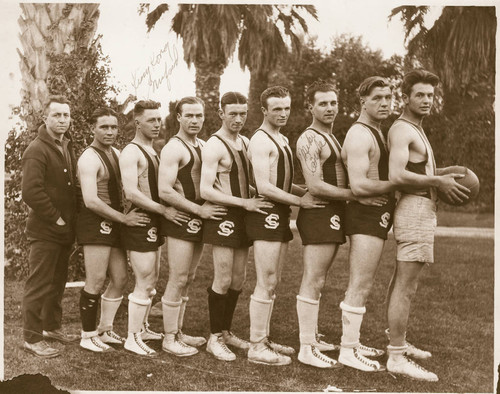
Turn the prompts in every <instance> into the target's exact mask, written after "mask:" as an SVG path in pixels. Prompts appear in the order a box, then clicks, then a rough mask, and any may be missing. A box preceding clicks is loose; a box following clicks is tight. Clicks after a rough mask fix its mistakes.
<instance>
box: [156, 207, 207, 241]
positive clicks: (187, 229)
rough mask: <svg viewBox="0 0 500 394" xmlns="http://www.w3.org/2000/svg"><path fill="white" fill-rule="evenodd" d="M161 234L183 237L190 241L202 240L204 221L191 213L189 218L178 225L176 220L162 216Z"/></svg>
mask: <svg viewBox="0 0 500 394" xmlns="http://www.w3.org/2000/svg"><path fill="white" fill-rule="evenodd" d="M161 234H162V235H164V236H166V237H172V238H177V239H182V240H184V241H189V242H201V241H202V234H203V221H202V220H201V218H200V217H199V216H196V215H193V214H191V213H190V214H189V220H188V221H187V222H186V223H182V225H181V226H178V225H177V224H175V223H174V222H171V221H170V220H167V219H165V218H164V217H162V218H161Z"/></svg>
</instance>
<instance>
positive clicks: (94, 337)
mask: <svg viewBox="0 0 500 394" xmlns="http://www.w3.org/2000/svg"><path fill="white" fill-rule="evenodd" d="M90 122H91V124H92V129H91V130H92V133H93V134H94V140H93V141H92V143H91V144H90V147H89V148H87V149H86V150H85V151H84V152H83V153H82V155H81V156H80V158H79V159H78V165H77V170H78V179H79V181H80V187H81V191H82V197H83V201H81V203H82V204H81V206H80V211H79V213H78V219H77V224H76V237H77V241H78V243H79V244H80V245H83V256H84V260H85V286H84V288H83V289H82V291H81V294H80V316H81V320H82V339H81V341H80V346H81V347H83V348H85V349H88V350H91V351H93V352H105V351H108V350H111V349H112V348H111V347H110V346H109V345H107V344H108V343H112V344H123V343H124V342H125V339H124V338H122V337H120V336H119V335H118V334H116V333H115V332H114V331H113V320H114V317H115V315H116V312H117V310H118V308H119V306H120V304H121V301H122V299H123V290H124V289H125V285H126V284H127V260H126V256H125V251H124V250H123V249H122V248H121V245H120V224H123V225H125V226H145V225H146V224H147V223H149V218H148V216H147V215H146V214H144V213H138V212H137V211H136V210H135V209H134V210H132V211H130V212H128V213H127V214H123V213H122V206H121V205H122V202H121V192H122V190H121V176H120V168H119V164H118V157H119V155H120V152H119V151H118V150H117V149H115V148H113V143H114V142H115V140H116V136H117V134H118V119H117V115H116V113H115V112H114V111H113V110H112V109H111V108H99V109H97V110H95V111H94V113H93V114H92V116H91V118H90ZM106 272H109V276H110V281H109V285H108V287H107V288H106V291H105V292H104V294H102V296H100V297H99V292H100V291H101V289H102V287H103V285H104V281H105V280H106ZM99 298H100V299H101V319H100V324H99V327H97V308H98V304H99Z"/></svg>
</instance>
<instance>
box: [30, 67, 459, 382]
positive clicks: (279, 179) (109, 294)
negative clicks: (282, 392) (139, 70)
mask: <svg viewBox="0 0 500 394" xmlns="http://www.w3.org/2000/svg"><path fill="white" fill-rule="evenodd" d="M437 83H438V78H437V77H436V76H435V75H433V74H431V73H429V72H426V71H423V70H415V71H412V72H410V73H408V74H407V75H405V77H404V80H403V84H402V92H403V100H404V103H405V108H404V111H403V114H402V115H401V116H400V118H399V119H398V120H396V122H395V123H394V124H393V126H392V127H391V129H390V130H389V134H388V141H387V142H386V138H385V137H384V135H383V133H382V131H381V129H380V124H381V122H382V121H383V120H385V119H387V118H388V116H389V115H390V112H391V101H392V86H391V85H390V84H389V83H388V81H387V80H386V79H384V78H381V77H370V78H367V79H365V80H364V81H363V82H362V83H361V85H360V87H359V97H360V104H361V113H360V116H359V118H358V120H357V121H356V122H355V123H354V124H353V125H352V126H351V128H350V129H349V131H348V133H347V136H346V138H345V142H344V146H343V147H341V145H340V144H339V142H338V141H337V139H336V138H335V136H334V134H333V123H334V120H335V117H336V115H337V112H338V98H337V92H336V89H335V87H334V86H333V85H331V84H329V83H326V82H323V81H316V82H314V83H313V84H311V86H309V87H308V90H307V101H308V108H309V110H310V112H311V114H312V123H311V125H310V126H309V127H308V128H307V129H306V130H305V131H304V132H303V133H302V134H301V135H300V137H299V138H298V140H297V146H296V155H297V158H298V159H299V161H300V164H301V169H302V172H303V175H304V179H305V183H306V187H307V188H306V189H304V188H302V187H299V186H297V185H295V184H293V177H294V166H293V153H292V150H291V148H290V146H289V143H288V139H287V138H286V137H285V136H284V135H283V134H282V133H281V128H282V127H283V126H285V125H286V123H287V120H288V117H289V115H290V105H291V98H290V94H289V92H288V91H287V89H285V88H283V87H280V86H275V87H271V88H268V89H266V90H265V91H264V92H263V93H262V95H261V105H262V112H263V115H264V120H263V123H262V125H261V126H260V127H259V128H258V129H257V130H256V132H255V133H254V134H253V136H252V137H251V139H250V140H248V138H246V137H245V136H243V135H240V131H241V130H242V128H243V126H244V124H245V121H246V118H247V100H246V98H245V97H244V96H243V95H241V94H240V93H237V92H229V93H226V94H224V95H223V96H222V98H221V103H220V109H219V116H220V118H221V120H222V126H221V128H220V129H219V130H217V131H216V132H215V133H213V134H212V135H211V136H210V138H209V139H208V141H206V142H204V141H203V140H201V139H199V138H198V137H197V136H198V134H199V133H200V131H201V129H202V126H203V121H204V103H203V101H202V100H200V99H199V98H196V97H185V98H183V99H181V100H180V101H179V102H178V104H177V106H176V108H175V111H176V116H177V119H178V121H179V124H180V127H179V132H178V133H177V134H176V135H175V136H174V137H173V138H171V139H170V140H169V141H168V142H167V144H166V145H165V146H164V147H163V149H162V151H161V156H160V158H158V155H157V154H156V152H155V150H154V149H153V141H154V140H155V139H156V138H157V137H158V136H159V132H160V126H161V119H160V112H159V109H158V108H159V106H160V105H159V103H156V102H153V101H139V102H138V103H137V104H136V105H135V108H134V121H135V126H136V134H135V137H134V139H133V140H132V141H131V142H130V143H129V144H128V145H127V146H126V147H125V148H124V149H123V151H122V152H121V153H120V152H119V151H118V150H116V149H115V148H114V147H113V146H112V145H113V143H114V142H115V139H116V136H117V133H118V120H117V115H116V113H114V112H113V110H111V109H109V108H101V109H98V110H96V111H95V112H94V113H93V115H92V117H91V119H90V121H91V123H92V131H93V133H94V140H93V142H92V143H91V145H90V147H89V148H87V149H86V150H85V151H84V152H83V154H82V155H81V157H80V159H79V160H78V165H77V168H76V172H77V174H78V179H79V182H80V186H81V192H82V199H81V204H80V205H81V206H80V209H79V213H78V215H77V219H76V236H77V241H78V243H79V244H80V245H83V250H84V259H85V270H86V281H85V287H84V288H83V290H82V291H81V297H80V313H81V320H82V334H81V340H80V346H82V347H83V348H85V349H88V350H91V351H94V352H105V351H108V350H111V347H110V346H109V345H110V344H123V345H124V348H125V349H126V350H128V351H130V352H133V353H136V354H138V355H141V356H146V357H155V356H157V352H156V351H155V350H153V349H152V348H151V347H149V346H148V344H147V341H148V340H162V341H163V342H162V349H163V350H164V351H166V352H168V353H171V354H174V355H176V356H191V355H194V354H196V353H197V352H198V349H197V348H199V347H200V346H202V345H204V344H205V343H207V341H206V339H205V338H203V337H195V336H190V335H188V334H186V333H185V332H184V327H183V321H184V315H185V312H186V306H187V303H188V301H189V297H188V289H189V286H190V284H191V283H192V282H193V280H194V277H195V273H196V268H197V266H198V263H199V261H200V257H201V253H202V249H203V245H204V244H211V245H212V250H213V265H214V278H213V283H212V284H211V285H210V286H209V287H208V289H207V291H208V306H209V309H208V310H209V318H210V337H209V339H208V343H207V345H206V350H207V351H208V352H209V353H211V354H213V356H214V357H215V358H217V359H219V360H224V361H232V360H235V358H236V355H235V353H233V351H231V350H230V348H229V347H235V348H240V349H245V350H247V351H248V360H249V361H251V362H254V363H261V364H266V365H287V364H290V363H291V358H290V356H291V355H293V354H294V353H295V350H294V349H293V348H292V347H290V346H286V345H284V344H279V343H276V342H273V341H271V339H270V333H269V328H270V321H271V316H272V311H273V307H274V303H275V299H276V293H275V290H276V287H277V285H278V284H279V282H280V278H281V271H282V269H283V267H284V265H285V261H286V256H287V249H288V242H289V241H290V240H291V239H292V237H293V235H292V232H291V230H290V212H291V210H290V206H297V207H300V208H299V212H298V217H297V227H298V231H299V234H300V237H301V239H302V243H303V245H304V248H303V266H304V271H303V277H302V283H301V286H300V289H299V293H298V295H297V305H296V308H297V315H298V321H299V337H300V351H299V354H298V360H299V361H300V362H302V363H304V364H308V365H312V366H315V367H319V368H339V367H341V366H342V365H347V366H349V367H352V368H356V369H359V370H362V371H367V372H377V371H382V370H385V369H386V368H387V370H389V371H391V372H394V373H400V374H403V375H407V376H410V377H413V378H417V379H422V380H428V381H437V379H438V378H437V376H436V375H435V374H434V373H432V372H429V371H427V370H426V369H424V368H423V367H421V366H420V365H418V364H416V363H415V362H414V361H413V360H412V359H425V358H429V357H431V354H430V353H429V352H427V351H423V350H420V349H418V348H416V347H415V346H413V345H411V344H409V343H408V342H407V341H406V329H407V323H408V316H409V311H410V302H411V298H412V296H413V295H414V293H415V291H416V288H417V281H418V275H419V273H420V271H421V269H422V267H423V266H424V265H425V264H426V263H432V261H433V238H434V230H435V226H436V217H435V210H436V188H438V189H440V190H442V191H443V192H445V193H447V194H448V195H449V196H451V197H452V198H455V199H457V200H461V199H464V198H467V192H468V190H467V189H466V188H464V187H462V186H460V185H459V184H458V183H457V182H456V181H455V179H454V178H456V177H457V176H456V174H449V175H443V176H440V175H438V174H439V171H438V170H437V169H436V168H435V162H434V157H433V153H432V148H431V146H430V144H429V142H428V140H427V138H426V136H425V133H424V131H423V129H422V127H421V122H422V119H423V118H424V117H425V116H426V115H428V114H429V113H430V109H431V106H432V103H433V94H434V88H435V86H436V85H437ZM69 114H70V111H69V105H68V103H67V101H65V100H64V99H63V98H61V97H55V98H51V101H50V102H49V103H48V105H47V108H46V111H45V125H44V126H42V127H41V129H43V130H41V131H40V133H39V138H43V139H44V141H38V139H37V140H35V141H34V143H32V144H38V145H40V144H41V145H42V146H43V144H44V143H45V144H47V145H49V147H48V148H51V149H49V151H50V150H54V149H57V150H58V152H59V153H62V154H61V155H60V156H58V157H57V160H58V162H60V163H62V166H60V168H56V169H53V171H56V172H61V171H63V173H64V175H65V176H67V177H72V178H68V179H69V182H68V185H70V184H71V183H72V182H73V183H74V180H75V176H74V172H75V169H74V168H73V166H72V160H74V159H72V158H71V157H70V156H71V155H68V152H71V146H69V147H68V144H70V142H68V140H67V139H66V137H65V135H66V136H67V133H66V131H67V130H68V127H69V116H70V115H69ZM40 136H41V137H40ZM57 141H59V144H57ZM61 144H62V145H61ZM64 146H66V148H64ZM35 148H36V146H35V147H32V146H31V145H30V147H29V148H28V149H27V151H26V153H25V155H24V157H23V171H24V179H23V198H24V200H25V201H26V202H27V204H28V205H29V206H30V207H31V208H32V209H31V213H30V218H33V219H34V220H37V218H38V220H42V221H45V225H50V226H51V231H52V233H54V232H55V233H57V232H59V234H63V233H67V232H69V233H71V231H70V230H68V231H66V232H65V231H64V230H63V227H64V228H65V227H70V226H71V224H72V223H73V222H74V221H75V219H74V218H73V216H71V215H70V214H66V213H64V212H63V211H62V209H61V208H60V201H61V198H62V197H60V196H59V197H58V196H48V197H47V198H46V199H45V200H44V201H43V204H42V203H41V202H40V199H39V198H38V199H37V196H36V195H35V194H36V193H39V191H33V188H34V189H36V188H37V187H38V188H43V187H44V186H43V185H41V184H42V183H43V181H42V179H44V180H45V179H46V178H47V174H46V173H45V172H44V171H45V170H47V169H46V167H44V166H42V167H43V168H41V169H40V168H38V169H36V170H33V167H34V165H33V163H34V161H36V162H37V163H36V164H37V165H39V164H40V163H38V162H39V161H40V157H37V155H36V154H35V153H36V152H34V149H35ZM48 148H47V147H45V149H46V150H47V149H48ZM38 149H39V150H40V147H39V148H38ZM65 149H66V150H65ZM44 154H45V153H44ZM52 154H53V152H52ZM38 155H40V152H38ZM45 156H47V155H46V154H45ZM45 156H44V157H45ZM45 159H46V160H51V158H50V157H48V158H47V157H45ZM39 167H40V165H39ZM68 168H69V169H70V171H69V172H70V174H68ZM63 183H64V182H63ZM47 188H49V187H47ZM54 188H55V186H54V187H52V189H54ZM122 190H123V194H122ZM395 193H397V194H398V195H399V196H398V198H399V199H398V202H397V204H396V198H395ZM58 198H59V200H58ZM51 204H52V205H53V206H52V207H51V206H50V205H51ZM395 207H396V208H395ZM42 208H43V209H44V211H42V213H41V214H40V213H39V211H40V210H41V209H42ZM49 208H51V209H52V211H51V210H50V209H49ZM56 216H57V217H56ZM393 221H394V232H395V237H396V241H397V262H396V268H395V272H394V275H393V278H392V280H391V285H390V288H389V292H388V296H387V302H388V305H387V316H388V325H389V328H388V330H387V331H386V334H387V336H388V339H389V346H388V347H387V352H388V361H387V366H386V367H385V366H382V365H381V364H380V363H379V362H378V361H375V360H373V358H377V357H380V356H382V355H383V354H384V351H382V350H380V349H376V348H372V347H368V346H366V345H363V344H361V343H360V327H361V324H362V320H363V314H364V313H365V310H366V308H365V304H366V301H367V298H368V296H369V294H370V290H371V287H372V285H373V282H374V277H375V273H376V270H377V267H378V265H379V261H380V258H381V255H382V250H383V247H384V243H385V240H386V239H387V233H388V231H389V230H390V228H391V227H392V224H393ZM47 223H48V224H47ZM30 226H31V227H30ZM42 226H43V225H42ZM27 227H28V236H29V237H30V241H31V247H32V252H31V254H30V271H32V272H31V273H30V278H29V279H28V281H27V283H26V294H25V297H24V300H23V317H24V332H25V349H26V350H28V351H30V352H32V353H34V354H36V355H38V356H42V357H54V356H57V355H58V354H59V351H58V350H57V349H54V348H52V347H51V346H50V345H49V344H47V343H46V342H45V341H44V340H43V339H44V338H52V339H58V340H61V341H64V342H68V341H71V340H74V338H73V337H72V336H70V335H68V334H64V333H63V332H62V331H61V329H60V327H61V321H60V320H61V319H60V302H61V299H62V290H61V288H60V287H61V286H60V285H59V286H52V287H51V285H50V281H54V282H55V279H53V278H52V277H50V275H53V276H54V275H55V274H54V271H56V272H57V271H58V269H55V268H51V270H52V271H51V272H52V273H45V274H44V275H46V276H47V275H48V276H49V277H50V278H49V279H47V278H45V281H49V283H48V284H47V283H46V284H45V288H44V289H41V288H40V285H39V286H38V288H34V287H33V283H35V282H36V281H37V280H38V279H37V275H40V267H42V266H50V265H51V264H52V263H51V262H50V261H48V260H50V259H49V258H48V257H47V256H45V255H43V253H42V252H40V251H39V250H38V249H40V248H41V247H40V242H42V241H43V242H42V245H44V244H47V243H49V244H53V243H56V244H58V245H59V246H58V247H61V248H62V249H63V252H64V253H66V254H67V252H66V250H67V249H68V248H67V245H68V244H69V243H70V241H67V242H61V241H60V240H59V241H58V240H54V237H52V238H50V237H48V238H47V237H45V238H44V237H42V239H40V237H38V238H37V235H36V234H35V232H36V231H38V230H33V220H31V221H30V220H29V221H28V225H27ZM39 227H40V226H39ZM52 227H54V228H55V230H54V229H52ZM30 229H31V230H32V231H31V233H30ZM51 235H52V234H51ZM56 235H57V234H56ZM346 236H348V237H349V238H350V250H349V264H350V279H349V284H348V288H347V291H346V293H345V298H344V300H343V301H342V302H340V308H341V310H342V338H341V344H340V353H339V357H338V360H335V359H333V358H331V357H328V356H327V355H326V354H324V353H323V352H327V351H332V350H335V349H338V348H339V347H338V346H335V345H332V344H329V343H326V342H324V341H323V340H322V339H321V337H322V335H321V334H319V333H318V315H319V303H320V299H321V291H322V288H323V286H324V284H325V279H326V276H327V273H328V270H329V269H330V267H331V266H332V263H333V261H334V259H335V256H336V254H337V251H338V247H339V245H341V244H343V243H345V241H346ZM59 237H60V236H59ZM164 237H166V242H167V256H168V264H169V275H168V283H167V286H166V289H165V293H164V294H163V296H162V297H161V303H162V312H163V322H164V333H157V332H154V331H152V330H151V329H150V327H149V323H148V315H149V311H150V309H151V303H152V299H153V297H154V295H155V294H156V290H155V287H156V282H157V279H158V274H159V269H160V251H161V246H162V244H163V243H164ZM63 238H64V237H63ZM66 238H68V240H69V238H71V234H70V235H68V236H67V237H66ZM251 245H253V247H254V250H253V252H254V260H255V271H256V277H257V278H256V285H255V289H254V291H253V294H252V295H251V296H250V306H249V308H250V309H249V310H250V338H249V339H250V341H246V340H244V339H242V338H239V337H238V336H236V335H235V334H234V333H233V332H232V331H231V323H232V319H233V314H234V311H235V307H236V305H237V302H238V297H239V295H240V293H241V290H242V288H243V284H244V281H245V275H246V264H247V259H248V250H249V247H250V246H251ZM54 247H56V246H54ZM37 248H38V249H37ZM41 249H43V248H41ZM125 250H126V251H127V253H128V256H129V260H130V264H131V266H132V269H133V272H134V275H135V286H134V290H133V292H132V293H130V294H129V296H128V300H129V302H128V336H127V338H122V337H121V336H120V335H118V334H117V333H116V332H115V331H114V330H113V320H114V317H115V314H116V312H117V310H118V308H119V306H120V304H121V301H122V298H123V292H124V289H125V285H126V283H127V266H126V264H127V259H126V252H125ZM61 253H62V252H61ZM64 253H63V254H64ZM45 254H47V253H45ZM40 255H43V256H45V257H43V256H42V257H43V258H42V259H41V258H40ZM65 259H66V270H67V256H66V257H65ZM41 260H43V261H41ZM56 263H57V262H54V263H53V264H52V265H54V266H55V265H56ZM61 264H63V263H61ZM47 269H48V268H45V270H47ZM107 273H108V274H109V278H110V281H109V285H108V287H107V288H106V290H105V292H104V293H103V294H102V295H100V291H101V289H102V287H103V285H104V282H105V279H106V274H107ZM56 276H57V275H56ZM64 281H65V279H64ZM55 287H57V289H58V290H57V295H56V296H54V297H52V298H51V297H47V298H48V299H49V301H50V300H52V301H50V302H52V304H50V305H49V301H47V300H44V299H43V297H46V296H47V295H48V294H50V292H51V291H52V290H53V288H55ZM40 294H43V297H42V298H40V297H41V296H40ZM99 301H100V304H101V308H100V310H101V315H100V320H99V325H97V311H98V304H99ZM45 304H47V305H45ZM51 308H52V309H55V311H54V312H52V311H51V310H52V309H51ZM51 313H52V314H53V315H51ZM228 346H229V347H228Z"/></svg>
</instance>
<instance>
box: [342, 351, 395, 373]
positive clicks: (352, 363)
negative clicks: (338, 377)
mask: <svg viewBox="0 0 500 394" xmlns="http://www.w3.org/2000/svg"><path fill="white" fill-rule="evenodd" d="M339 363H342V364H344V365H347V366H348V367H351V368H355V369H359V370H360V371H365V372H380V371H385V368H384V367H383V366H381V365H380V363H379V362H378V361H374V360H370V359H369V358H366V357H365V356H363V355H362V354H360V352H359V351H358V348H356V347H355V348H345V347H342V348H340V354H339Z"/></svg>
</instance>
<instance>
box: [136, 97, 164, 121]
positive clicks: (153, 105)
mask: <svg viewBox="0 0 500 394" xmlns="http://www.w3.org/2000/svg"><path fill="white" fill-rule="evenodd" d="M160 107H161V104H160V103H159V102H157V101H153V100H140V101H138V102H137V103H135V106H134V118H135V117H137V116H140V115H142V114H143V113H144V111H145V110H147V109H158V108H160Z"/></svg>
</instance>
